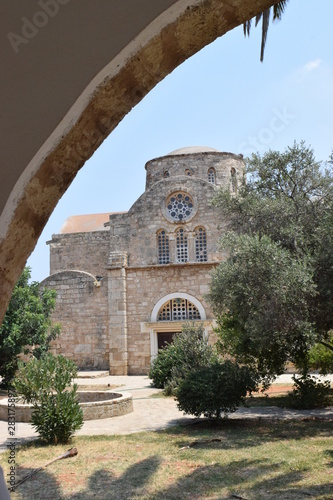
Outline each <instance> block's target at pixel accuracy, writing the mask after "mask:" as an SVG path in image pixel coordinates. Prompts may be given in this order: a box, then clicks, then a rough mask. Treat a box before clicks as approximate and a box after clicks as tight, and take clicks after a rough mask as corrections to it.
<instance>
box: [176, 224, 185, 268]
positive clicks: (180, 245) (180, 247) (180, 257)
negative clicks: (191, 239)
mask: <svg viewBox="0 0 333 500" xmlns="http://www.w3.org/2000/svg"><path fill="white" fill-rule="evenodd" d="M176 260H177V262H187V261H188V246H187V236H186V233H185V231H184V229H182V228H181V229H177V231H176Z"/></svg>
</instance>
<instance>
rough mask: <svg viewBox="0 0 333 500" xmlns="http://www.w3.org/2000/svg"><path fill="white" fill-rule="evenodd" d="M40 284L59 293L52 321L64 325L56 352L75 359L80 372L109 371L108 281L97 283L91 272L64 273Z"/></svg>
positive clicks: (55, 342)
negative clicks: (86, 370) (82, 370)
mask: <svg viewBox="0 0 333 500" xmlns="http://www.w3.org/2000/svg"><path fill="white" fill-rule="evenodd" d="M41 285H42V286H45V287H48V288H51V289H54V290H56V292H57V303H56V309H55V311H54V313H53V315H52V320H53V322H55V323H60V324H61V335H60V337H59V338H58V339H56V340H55V341H54V342H53V352H55V353H56V354H62V355H65V356H66V357H68V358H70V359H72V360H73V361H75V363H76V364H77V365H78V367H79V368H81V369H99V370H105V369H108V368H109V335H108V314H107V280H106V279H105V280H101V281H100V282H98V281H97V280H96V279H95V277H94V276H92V275H91V274H89V273H85V272H79V271H64V272H60V273H56V274H53V275H51V276H49V277H48V278H47V279H46V280H44V281H43V282H42V284H41Z"/></svg>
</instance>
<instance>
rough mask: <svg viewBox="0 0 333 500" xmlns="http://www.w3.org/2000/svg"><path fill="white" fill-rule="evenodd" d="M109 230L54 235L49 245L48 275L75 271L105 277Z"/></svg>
mask: <svg viewBox="0 0 333 500" xmlns="http://www.w3.org/2000/svg"><path fill="white" fill-rule="evenodd" d="M109 236H110V235H109V230H105V231H94V232H89V233H70V234H54V235H52V240H51V241H49V242H48V244H49V245H50V274H54V273H58V272H59V271H65V270H71V269H77V270H82V271H86V272H88V273H91V274H93V275H94V276H96V275H99V276H105V274H106V273H105V266H106V263H107V261H108V254H109Z"/></svg>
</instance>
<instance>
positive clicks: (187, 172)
mask: <svg viewBox="0 0 333 500" xmlns="http://www.w3.org/2000/svg"><path fill="white" fill-rule="evenodd" d="M185 175H189V176H191V175H192V171H191V170H190V169H189V168H187V169H186V170H185Z"/></svg>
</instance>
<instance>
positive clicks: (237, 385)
mask: <svg viewBox="0 0 333 500" xmlns="http://www.w3.org/2000/svg"><path fill="white" fill-rule="evenodd" d="M256 390H258V377H257V376H256V374H255V373H254V372H253V371H252V370H251V369H249V368H248V367H246V366H239V365H238V364H237V363H235V362H232V361H229V360H227V361H224V362H223V363H219V362H215V363H214V364H213V365H211V366H207V367H205V368H201V369H199V370H193V371H191V372H189V373H188V374H187V375H186V377H185V379H184V380H183V381H182V382H181V383H180V384H179V387H178V390H177V394H176V397H177V399H178V407H179V409H180V410H182V411H183V412H184V413H187V414H190V415H194V416H196V417H200V416H201V415H204V416H205V417H208V418H216V419H218V418H221V415H222V413H224V416H227V414H228V413H231V412H234V411H236V410H237V408H238V407H239V405H240V403H241V402H242V401H243V400H244V398H245V397H246V395H247V393H248V392H249V393H251V392H252V391H256Z"/></svg>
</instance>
